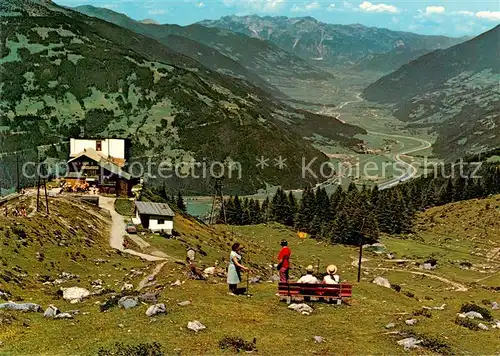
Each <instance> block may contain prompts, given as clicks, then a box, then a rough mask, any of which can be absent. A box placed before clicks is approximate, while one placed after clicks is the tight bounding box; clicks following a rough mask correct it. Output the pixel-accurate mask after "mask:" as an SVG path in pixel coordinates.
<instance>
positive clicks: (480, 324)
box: [477, 323, 489, 330]
mask: <svg viewBox="0 0 500 356" xmlns="http://www.w3.org/2000/svg"><path fill="white" fill-rule="evenodd" d="M477 327H478V328H479V329H481V330H489V328H488V327H487V326H486V325H484V324H483V323H479V324H477Z"/></svg>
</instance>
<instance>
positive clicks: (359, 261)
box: [358, 218, 365, 283]
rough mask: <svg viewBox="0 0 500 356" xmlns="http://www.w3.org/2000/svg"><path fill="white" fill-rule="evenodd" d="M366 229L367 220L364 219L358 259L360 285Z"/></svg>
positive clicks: (360, 231)
mask: <svg viewBox="0 0 500 356" xmlns="http://www.w3.org/2000/svg"><path fill="white" fill-rule="evenodd" d="M364 227H365V218H363V225H361V229H360V230H359V259H358V283H359V282H360V281H361V261H362V260H363V242H364V240H365V238H364V235H363V228H364Z"/></svg>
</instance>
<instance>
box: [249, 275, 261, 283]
mask: <svg viewBox="0 0 500 356" xmlns="http://www.w3.org/2000/svg"><path fill="white" fill-rule="evenodd" d="M248 283H251V284H256V283H260V276H256V277H252V278H250V279H249V280H248Z"/></svg>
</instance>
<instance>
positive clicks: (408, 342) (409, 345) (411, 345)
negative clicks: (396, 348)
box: [398, 337, 422, 351]
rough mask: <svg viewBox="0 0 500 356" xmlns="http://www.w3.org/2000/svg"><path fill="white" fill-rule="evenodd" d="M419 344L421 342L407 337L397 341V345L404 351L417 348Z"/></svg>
mask: <svg viewBox="0 0 500 356" xmlns="http://www.w3.org/2000/svg"><path fill="white" fill-rule="evenodd" d="M420 343H422V340H417V339H415V338H414V337H408V338H406V339H403V340H399V341H398V345H401V346H403V347H404V348H405V350H406V351H408V350H411V349H415V348H417V347H419V346H418V345H419V344H420Z"/></svg>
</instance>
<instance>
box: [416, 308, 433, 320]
mask: <svg viewBox="0 0 500 356" xmlns="http://www.w3.org/2000/svg"><path fill="white" fill-rule="evenodd" d="M413 316H425V317H426V318H432V313H431V311H430V310H429V309H423V308H422V309H419V310H415V311H414V312H413Z"/></svg>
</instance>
